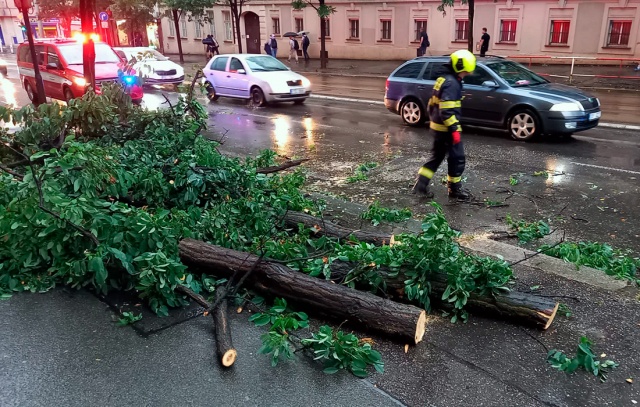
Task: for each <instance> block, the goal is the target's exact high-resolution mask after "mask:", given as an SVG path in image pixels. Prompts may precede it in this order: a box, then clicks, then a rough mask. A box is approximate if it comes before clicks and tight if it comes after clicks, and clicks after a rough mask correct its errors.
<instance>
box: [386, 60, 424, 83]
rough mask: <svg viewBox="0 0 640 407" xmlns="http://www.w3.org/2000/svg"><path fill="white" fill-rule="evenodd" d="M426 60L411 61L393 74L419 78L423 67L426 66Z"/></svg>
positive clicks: (401, 76)
mask: <svg viewBox="0 0 640 407" xmlns="http://www.w3.org/2000/svg"><path fill="white" fill-rule="evenodd" d="M424 65H425V63H424V62H411V63H408V64H406V65H405V66H403V67H402V68H400V69H398V71H397V72H396V73H394V74H393V77H394V78H408V79H418V75H420V72H422V68H423V67H424Z"/></svg>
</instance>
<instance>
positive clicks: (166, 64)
mask: <svg viewBox="0 0 640 407" xmlns="http://www.w3.org/2000/svg"><path fill="white" fill-rule="evenodd" d="M114 50H115V51H116V53H117V54H118V55H119V56H120V58H122V59H124V60H125V61H128V62H130V61H132V60H133V63H132V64H131V65H132V67H133V69H135V70H136V71H137V72H138V75H139V76H140V77H141V78H142V79H143V82H144V84H147V85H177V84H181V83H182V82H183V81H184V69H183V68H182V67H181V66H180V65H178V64H176V63H175V62H173V61H170V60H169V57H166V56H164V55H162V54H161V53H160V52H158V51H156V50H155V49H153V48H146V47H115V48H114Z"/></svg>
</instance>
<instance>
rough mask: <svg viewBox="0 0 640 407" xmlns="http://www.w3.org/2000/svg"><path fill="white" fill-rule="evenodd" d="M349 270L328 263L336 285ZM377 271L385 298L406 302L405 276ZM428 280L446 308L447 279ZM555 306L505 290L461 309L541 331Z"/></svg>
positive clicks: (436, 275) (434, 277)
mask: <svg viewBox="0 0 640 407" xmlns="http://www.w3.org/2000/svg"><path fill="white" fill-rule="evenodd" d="M353 268H354V265H353V264H351V263H345V262H340V261H335V262H333V263H332V264H331V279H332V280H333V281H334V282H336V283H340V282H342V281H344V279H345V277H346V276H347V273H348V272H349V270H352V269H353ZM378 272H379V273H380V275H381V277H382V279H383V280H384V281H385V284H386V286H387V288H386V294H387V295H389V296H390V297H391V298H394V299H396V300H399V301H408V300H407V299H406V297H405V296H404V287H405V284H404V282H405V280H406V277H405V274H404V273H403V272H402V270H401V271H400V272H399V273H391V271H390V270H389V269H385V268H384V267H382V268H380V269H379V270H378ZM396 274H397V275H396ZM429 280H430V282H431V293H432V295H431V299H432V302H433V304H434V305H435V306H437V307H440V308H450V304H448V303H446V302H443V301H442V300H441V298H442V294H443V293H444V291H445V290H446V289H447V285H448V284H447V276H446V275H445V274H442V273H433V274H432V275H431V276H430V277H429ZM559 305H560V303H558V302H556V301H554V300H553V299H551V298H548V297H540V296H537V295H535V294H527V293H521V292H517V291H507V292H504V293H501V294H498V295H495V296H491V295H479V294H476V293H471V295H470V296H469V299H468V300H467V304H466V306H465V308H466V309H467V310H469V312H470V313H472V314H475V315H484V316H488V317H492V318H500V319H506V320H510V321H512V322H516V323H518V324H521V325H528V326H532V327H535V328H538V329H543V330H544V329H547V328H549V326H551V323H552V322H553V320H554V318H555V316H556V312H557V311H558V307H559Z"/></svg>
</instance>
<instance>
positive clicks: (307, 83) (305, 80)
mask: <svg viewBox="0 0 640 407" xmlns="http://www.w3.org/2000/svg"><path fill="white" fill-rule="evenodd" d="M302 86H304V87H305V88H308V87H309V86H311V81H310V80H309V79H307V78H302Z"/></svg>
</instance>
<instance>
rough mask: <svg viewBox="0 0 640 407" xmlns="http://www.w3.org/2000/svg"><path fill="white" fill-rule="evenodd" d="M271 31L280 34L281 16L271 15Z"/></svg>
mask: <svg viewBox="0 0 640 407" xmlns="http://www.w3.org/2000/svg"><path fill="white" fill-rule="evenodd" d="M271 33H272V34H280V18H278V17H271Z"/></svg>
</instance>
